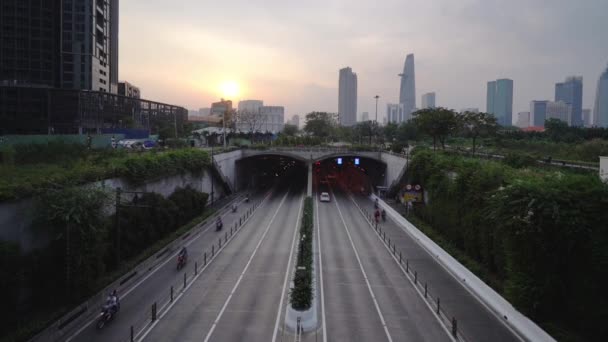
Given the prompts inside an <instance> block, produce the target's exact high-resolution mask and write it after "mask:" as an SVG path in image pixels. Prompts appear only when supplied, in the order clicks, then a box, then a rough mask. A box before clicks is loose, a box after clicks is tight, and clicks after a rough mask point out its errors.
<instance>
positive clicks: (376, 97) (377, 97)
mask: <svg viewBox="0 0 608 342" xmlns="http://www.w3.org/2000/svg"><path fill="white" fill-rule="evenodd" d="M374 98H375V99H376V122H375V123H376V126H378V99H379V98H380V96H378V95H376V96H374ZM375 135H376V130H375V129H374V136H375ZM377 140H378V139H377V137H376V141H377Z"/></svg>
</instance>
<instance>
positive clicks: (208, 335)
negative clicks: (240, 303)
mask: <svg viewBox="0 0 608 342" xmlns="http://www.w3.org/2000/svg"><path fill="white" fill-rule="evenodd" d="M288 194H289V191H287V192H286V193H285V196H283V199H282V200H281V203H280V204H279V207H278V208H277V210H276V211H275V212H274V215H272V218H271V219H270V222H269V223H268V226H267V227H266V230H264V234H262V237H261V238H260V241H258V244H257V245H256V246H255V249H254V250H253V253H252V254H251V256H250V257H249V261H247V264H246V265H245V268H244V269H243V271H242V272H241V275H240V276H239V279H237V281H236V284H234V287H233V288H232V290H231V291H230V295H228V298H227V299H226V302H225V303H224V306H222V309H221V310H220V312H219V314H218V315H217V317H216V318H215V321H213V325H212V326H211V329H209V332H208V333H207V336H206V337H205V340H204V341H205V342H208V341H209V339H210V338H211V335H212V334H213V331H214V330H215V327H216V326H217V324H218V323H219V321H220V319H221V318H222V315H223V314H224V311H226V308H227V307H228V304H229V303H230V300H231V299H232V296H233V295H234V293H235V292H236V290H237V288H238V287H239V285H240V284H241V280H243V277H244V276H245V272H247V269H248V268H249V265H251V261H252V260H253V258H254V257H255V255H256V253H257V252H258V249H259V248H260V245H261V244H262V242H263V241H264V238H265V237H266V234H267V233H268V230H270V226H272V223H273V222H274V219H275V218H276V217H277V214H278V213H279V210H280V209H281V207H282V206H283V203H284V202H285V199H286V198H287V195H288Z"/></svg>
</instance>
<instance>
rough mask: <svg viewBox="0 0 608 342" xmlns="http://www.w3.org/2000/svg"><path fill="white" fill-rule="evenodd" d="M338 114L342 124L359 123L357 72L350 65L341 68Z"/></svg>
mask: <svg viewBox="0 0 608 342" xmlns="http://www.w3.org/2000/svg"><path fill="white" fill-rule="evenodd" d="M338 115H339V120H340V125H342V126H352V125H354V124H355V123H357V74H355V73H354V72H353V71H352V69H351V68H350V67H346V68H343V69H340V76H339V85H338Z"/></svg>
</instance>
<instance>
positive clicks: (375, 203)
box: [374, 198, 378, 209]
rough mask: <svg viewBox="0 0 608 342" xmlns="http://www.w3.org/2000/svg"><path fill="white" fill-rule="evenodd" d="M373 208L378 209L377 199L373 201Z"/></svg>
mask: <svg viewBox="0 0 608 342" xmlns="http://www.w3.org/2000/svg"><path fill="white" fill-rule="evenodd" d="M374 208H376V209H378V199H377V198H376V200H375V201H374Z"/></svg>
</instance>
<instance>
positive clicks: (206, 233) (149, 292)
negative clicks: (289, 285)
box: [66, 196, 263, 342]
mask: <svg viewBox="0 0 608 342" xmlns="http://www.w3.org/2000/svg"><path fill="white" fill-rule="evenodd" d="M262 199H263V197H261V196H256V197H252V198H251V199H250V202H249V203H245V202H244V201H242V199H241V200H240V201H239V205H238V208H237V212H236V213H233V212H232V211H231V210H230V209H225V210H224V211H223V212H222V221H223V223H224V229H223V230H222V231H221V232H216V231H215V221H210V222H208V224H207V225H206V226H205V228H204V229H203V231H202V232H201V233H200V234H199V235H198V236H195V237H192V238H191V239H190V240H186V241H185V242H184V245H186V246H187V248H188V259H189V260H188V263H187V264H186V266H185V267H184V268H183V269H182V270H181V271H177V269H176V265H177V256H176V253H177V250H175V251H172V253H171V254H170V255H168V256H167V258H166V260H165V261H164V262H163V263H161V264H160V265H159V266H157V267H156V269H155V270H153V271H152V272H151V273H150V274H148V275H147V276H146V277H144V278H142V280H139V281H138V282H136V283H135V284H134V285H133V286H132V287H131V288H129V290H127V291H125V292H123V293H119V295H120V298H121V309H120V312H119V313H118V315H117V316H116V319H114V320H113V321H112V322H110V323H109V324H108V325H106V327H104V328H103V329H102V330H97V329H96V327H95V323H96V317H95V318H92V319H91V320H90V321H88V322H87V324H86V325H84V326H82V327H81V328H80V329H78V330H77V331H75V332H74V333H73V334H72V335H70V336H66V341H86V342H95V341H127V340H129V338H130V326H131V325H134V326H135V327H136V329H137V328H139V327H141V326H143V325H144V324H145V322H146V321H148V320H149V318H150V311H151V305H152V303H154V302H155V301H157V302H158V303H159V304H158V306H159V307H161V305H163V304H166V303H167V302H168V301H169V297H170V287H171V286H174V288H175V289H176V292H177V291H178V290H177V289H181V288H182V287H183V275H184V272H187V273H188V276H192V274H193V273H194V260H202V259H203V253H204V252H207V253H208V254H210V251H211V246H212V245H215V248H217V243H218V238H219V237H220V235H221V236H222V237H223V236H224V234H225V232H226V231H229V230H230V227H231V226H233V225H234V224H235V222H237V221H238V220H239V218H241V217H242V216H243V215H245V213H246V211H247V209H248V208H250V207H251V206H252V205H253V202H254V201H259V200H262ZM258 209H262V208H258ZM199 265H200V264H199ZM101 304H102V303H100V307H101Z"/></svg>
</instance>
